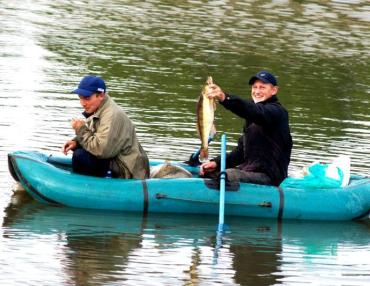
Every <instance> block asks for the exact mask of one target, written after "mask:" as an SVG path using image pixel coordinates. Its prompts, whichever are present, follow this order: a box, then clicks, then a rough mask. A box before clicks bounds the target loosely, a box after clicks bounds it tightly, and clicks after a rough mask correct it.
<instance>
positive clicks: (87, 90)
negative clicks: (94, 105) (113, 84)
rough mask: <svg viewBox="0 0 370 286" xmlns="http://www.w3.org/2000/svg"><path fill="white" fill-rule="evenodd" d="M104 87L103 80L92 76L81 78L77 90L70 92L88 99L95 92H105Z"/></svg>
mask: <svg viewBox="0 0 370 286" xmlns="http://www.w3.org/2000/svg"><path fill="white" fill-rule="evenodd" d="M105 91H106V86H105V82H104V80H103V79H101V78H100V77H97V76H93V75H87V76H85V77H83V78H82V79H81V81H80V84H79V85H78V88H77V89H75V90H74V91H72V93H76V94H78V95H82V96H85V97H89V96H91V95H93V94H94V93H96V92H105Z"/></svg>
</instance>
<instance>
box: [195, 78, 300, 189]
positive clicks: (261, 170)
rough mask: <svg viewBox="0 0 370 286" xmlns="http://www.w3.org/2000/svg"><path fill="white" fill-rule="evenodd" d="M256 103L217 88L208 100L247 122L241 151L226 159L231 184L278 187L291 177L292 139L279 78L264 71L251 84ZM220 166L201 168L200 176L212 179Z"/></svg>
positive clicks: (213, 162)
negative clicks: (278, 83) (217, 102)
mask: <svg viewBox="0 0 370 286" xmlns="http://www.w3.org/2000/svg"><path fill="white" fill-rule="evenodd" d="M249 84H250V85H251V87H252V88H251V96H252V100H245V99H242V98H240V97H238V96H235V95H230V94H227V93H224V92H223V91H222V89H221V88H220V87H219V86H217V85H216V84H213V85H212V86H211V87H210V91H209V93H208V97H210V98H216V99H217V100H218V101H219V102H220V104H221V105H222V106H224V107H225V108H226V109H228V110H230V111H231V112H233V113H234V114H236V115H238V116H239V117H241V118H244V119H245V120H246V122H245V126H244V129H243V135H242V136H241V137H240V138H239V141H238V145H237V147H236V148H235V149H234V150H233V151H232V152H230V153H228V154H227V156H226V168H227V169H226V174H227V178H228V180H229V181H242V182H248V183H255V184H263V185H276V186H278V185H279V184H280V183H281V182H282V181H283V180H284V179H285V178H286V177H287V173H288V165H289V162H290V155H291V150H292V145H293V143H292V137H291V134H290V128H289V116H288V112H287V110H286V109H285V108H284V107H283V106H282V105H281V103H280V102H279V101H278V98H277V92H278V85H277V80H276V78H275V76H274V75H273V74H271V73H269V72H267V71H261V72H259V73H257V74H256V75H254V76H252V77H251V78H250V80H249ZM219 166H220V157H217V158H214V159H213V160H211V161H209V162H206V163H204V164H202V165H201V167H200V175H205V176H212V175H210V174H212V173H213V174H214V173H215V171H216V170H217V169H219Z"/></svg>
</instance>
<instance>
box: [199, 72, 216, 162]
mask: <svg viewBox="0 0 370 286" xmlns="http://www.w3.org/2000/svg"><path fill="white" fill-rule="evenodd" d="M211 84H213V79H212V77H211V76H209V77H208V78H207V81H206V84H205V85H204V86H203V89H202V92H201V94H200V96H199V100H198V104H197V130H198V134H199V137H200V140H201V149H200V154H199V160H200V161H201V162H203V161H206V160H207V159H208V154H209V152H208V139H209V138H210V137H213V136H214V135H215V134H216V128H215V126H214V118H215V115H214V114H215V110H216V101H215V100H214V99H213V98H208V97H207V96H206V95H207V93H208V91H209V88H210V85H211Z"/></svg>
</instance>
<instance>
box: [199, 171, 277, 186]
mask: <svg viewBox="0 0 370 286" xmlns="http://www.w3.org/2000/svg"><path fill="white" fill-rule="evenodd" d="M219 175H220V172H212V173H206V174H205V176H204V177H206V178H211V179H216V178H218V177H219ZM226 177H227V180H228V181H229V182H242V183H252V184H259V185H271V184H272V182H271V179H270V178H269V176H267V175H266V174H265V173H257V172H247V171H244V170H240V169H237V168H230V169H226Z"/></svg>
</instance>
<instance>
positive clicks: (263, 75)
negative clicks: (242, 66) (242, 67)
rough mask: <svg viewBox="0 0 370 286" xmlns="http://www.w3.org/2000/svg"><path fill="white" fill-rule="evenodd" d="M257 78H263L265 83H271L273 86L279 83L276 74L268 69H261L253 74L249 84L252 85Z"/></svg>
mask: <svg viewBox="0 0 370 286" xmlns="http://www.w3.org/2000/svg"><path fill="white" fill-rule="evenodd" d="M256 80H261V81H263V82H264V83H271V84H272V85H273V86H275V85H277V80H276V78H275V76H274V75H273V74H271V73H269V72H268V71H260V72H259V73H257V74H256V75H254V76H252V77H251V78H250V80H249V84H250V85H252V84H253V83H254V82H255V81H256Z"/></svg>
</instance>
